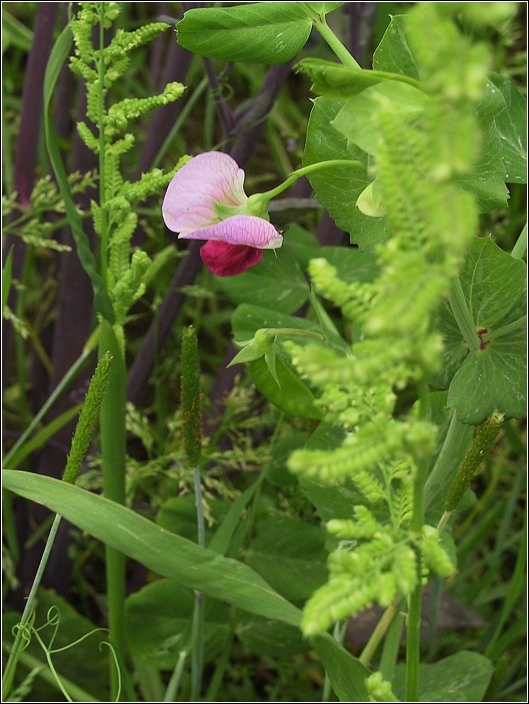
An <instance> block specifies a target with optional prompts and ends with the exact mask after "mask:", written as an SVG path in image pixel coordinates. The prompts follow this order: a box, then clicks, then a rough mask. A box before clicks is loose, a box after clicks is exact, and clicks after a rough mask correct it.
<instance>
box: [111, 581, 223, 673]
mask: <svg viewBox="0 0 529 704" xmlns="http://www.w3.org/2000/svg"><path fill="white" fill-rule="evenodd" d="M194 606H195V595H194V593H193V591H192V590H191V589H188V588H186V587H182V586H180V585H179V584H177V583H176V582H173V581H172V580H170V579H158V580H156V581H155V582H153V583H152V584H148V585H147V586H146V587H143V588H142V589H140V590H139V591H138V592H135V593H134V594H131V595H130V596H129V597H128V598H127V601H126V604H125V640H126V642H127V646H128V647H129V648H130V650H131V653H132V655H133V656H135V657H140V658H142V659H143V660H146V661H147V662H148V663H150V664H151V665H154V666H155V667H157V668H158V669H159V670H172V669H173V668H174V667H175V665H176V662H177V660H178V656H179V654H180V652H181V651H182V650H184V649H186V650H188V651H189V648H190V642H191V625H192V618H193V609H194ZM229 621H230V610H229V608H228V607H227V606H226V604H224V603H222V602H219V601H217V600H214V601H212V600H209V599H207V600H206V609H205V624H204V660H205V662H209V661H211V660H213V659H214V658H215V657H216V656H217V655H218V654H219V653H220V652H222V650H223V649H225V648H226V646H227V643H228V640H229V638H230V633H231V626H230V623H229Z"/></svg>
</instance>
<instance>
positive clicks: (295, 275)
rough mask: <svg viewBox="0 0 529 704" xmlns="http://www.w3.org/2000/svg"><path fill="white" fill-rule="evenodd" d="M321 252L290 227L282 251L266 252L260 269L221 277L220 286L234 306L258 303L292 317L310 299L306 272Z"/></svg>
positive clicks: (307, 237) (307, 235)
mask: <svg viewBox="0 0 529 704" xmlns="http://www.w3.org/2000/svg"><path fill="white" fill-rule="evenodd" d="M318 252H319V245H318V243H317V242H316V240H315V238H314V236H313V235H312V234H310V233H309V232H307V231H306V230H303V228H301V227H299V226H297V225H291V226H289V228H288V229H287V231H286V233H285V236H284V241H283V246H282V247H281V248H280V249H276V250H274V251H273V252H271V251H267V252H265V255H264V257H263V259H262V261H261V262H259V264H258V265H257V266H254V267H252V268H251V269H248V270H247V271H245V272H243V273H242V274H238V275H237V276H226V277H219V278H218V279H217V285H218V287H219V289H220V290H221V291H223V292H224V293H225V294H226V295H227V296H228V297H229V299H230V300H231V301H232V302H233V303H252V302H254V301H259V303H260V304H261V305H263V306H265V307H267V308H274V309H275V310H277V311H281V312H282V313H293V312H294V311H296V310H298V308H300V307H301V306H302V305H303V303H305V301H306V300H307V299H308V297H309V287H308V284H307V281H306V279H305V270H306V268H307V264H308V261H309V259H311V258H312V257H317V256H318ZM261 327H263V326H261ZM246 339H248V338H246Z"/></svg>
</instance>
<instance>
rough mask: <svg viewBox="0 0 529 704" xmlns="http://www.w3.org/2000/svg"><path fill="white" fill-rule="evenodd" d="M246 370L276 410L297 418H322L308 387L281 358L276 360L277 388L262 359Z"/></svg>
mask: <svg viewBox="0 0 529 704" xmlns="http://www.w3.org/2000/svg"><path fill="white" fill-rule="evenodd" d="M248 370H249V372H250V377H251V379H252V381H253V383H254V384H255V386H256V387H257V390H258V391H260V393H262V394H263V396H264V397H265V398H266V399H267V400H268V401H270V403H272V404H274V406H277V408H279V409H281V410H282V411H285V413H289V414H290V415H291V416H294V417H297V418H309V419H311V420H320V419H321V418H322V416H323V411H322V409H321V408H319V407H318V406H316V405H315V403H314V401H315V398H314V396H313V394H312V392H311V391H310V389H309V388H308V386H306V385H305V384H304V383H303V382H302V381H301V379H300V378H299V376H298V375H297V374H296V373H295V372H294V371H293V370H292V368H291V367H290V365H289V364H287V363H286V361H283V359H282V358H281V357H278V358H276V374H277V380H278V382H279V386H278V384H277V383H276V381H275V379H274V378H273V377H272V375H271V374H270V371H269V369H268V367H267V365H266V362H265V360H264V358H261V359H257V360H256V361H255V362H250V363H249V364H248Z"/></svg>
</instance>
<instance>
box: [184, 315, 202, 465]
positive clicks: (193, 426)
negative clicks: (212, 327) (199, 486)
mask: <svg viewBox="0 0 529 704" xmlns="http://www.w3.org/2000/svg"><path fill="white" fill-rule="evenodd" d="M181 368H182V385H181V393H182V426H183V433H184V449H185V452H186V455H187V458H188V460H189V463H190V465H191V467H197V466H198V463H199V461H200V454H201V449H202V418H201V411H200V406H201V394H200V370H199V364H198V344H197V337H196V332H195V329H194V328H193V326H190V327H188V328H184V330H183V332H182V360H181Z"/></svg>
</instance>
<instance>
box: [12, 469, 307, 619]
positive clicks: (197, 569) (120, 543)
mask: <svg viewBox="0 0 529 704" xmlns="http://www.w3.org/2000/svg"><path fill="white" fill-rule="evenodd" d="M3 477H4V486H5V488H6V489H9V490H11V491H13V492H15V493H16V494H20V495H21V496H24V497H25V498H27V499H31V500H33V501H36V502H38V503H42V504H44V505H45V506H47V507H48V508H49V509H51V510H52V511H56V512H58V513H60V514H61V515H62V516H64V518H66V519H67V520H68V521H70V522H71V523H73V524H74V525H76V526H78V527H79V528H81V529H82V530H85V531H87V532H88V533H90V535H93V536H94V537H95V538H97V539H98V540H102V541H103V542H104V543H106V544H107V545H110V546H112V547H113V548H115V549H116V550H119V551H120V552H122V553H124V554H125V555H128V556H129V557H131V558H132V559H134V560H137V561H138V562H140V563H142V564H143V565H145V566H146V567H148V568H149V569H151V570H153V571H154V572H156V573H157V574H160V575H163V576H165V577H169V578H170V579H173V580H174V581H175V582H178V583H179V584H182V585H183V586H187V587H190V588H191V589H196V590H198V591H202V592H204V593H205V594H207V595H208V596H212V597H215V598H217V599H222V600H223V601H227V602H228V603H230V604H233V605H234V606H237V607H239V608H241V609H244V610H246V611H249V612H251V613H255V614H259V615H261V616H265V617H266V618H270V619H275V620H278V621H282V622H284V623H289V624H291V625H293V626H299V623H300V621H301V612H300V611H299V610H298V609H297V608H296V607H295V606H293V605H292V604H291V603H290V602H288V601H287V600H286V599H284V598H283V597H282V596H280V595H279V594H278V593H277V592H275V591H274V590H273V589H272V587H270V586H269V585H268V584H267V583H266V582H265V581H264V579H262V578H261V577H260V576H259V575H258V574H257V573H256V572H254V571H253V570H252V569H251V568H250V567H248V566H247V565H244V564H243V563H241V562H237V561H236V560H233V559H231V558H227V557H222V556H221V555H219V554H218V553H215V552H213V551H212V550H209V549H208V548H200V547H199V546H198V545H196V544H195V543H193V542H191V541H190V540H186V539H185V538H182V537H181V536H179V535H175V534H174V533H170V532H169V531H167V530H165V529H163V528H160V526H157V525H155V524H154V523H152V522H151V521H149V520H148V519H146V518H144V517H143V516H140V515H138V514H136V513H134V511H132V510H131V509H128V508H126V507H124V506H120V505H118V504H116V503H115V502H113V501H109V500H108V499H105V498H103V497H101V496H97V495H95V494H91V493H89V492H87V491H83V490H82V489H79V488H78V487H75V486H72V485H68V484H65V483H64V482H60V481H57V480H56V479H52V478H50V477H44V476H38V475H35V474H31V473H29V472H21V471H13V470H5V471H4V473H3Z"/></svg>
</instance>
